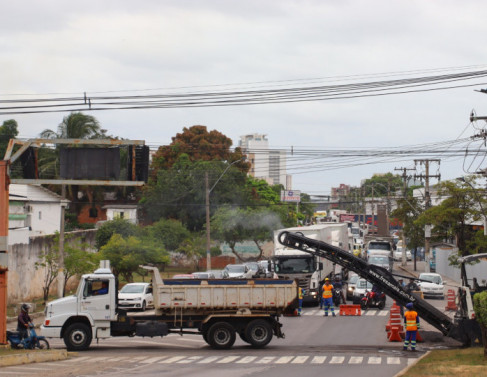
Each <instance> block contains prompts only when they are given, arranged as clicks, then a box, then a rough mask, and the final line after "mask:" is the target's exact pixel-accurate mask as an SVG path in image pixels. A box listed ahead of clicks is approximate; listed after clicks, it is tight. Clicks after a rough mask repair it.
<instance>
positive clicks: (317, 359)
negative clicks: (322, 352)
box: [311, 356, 326, 364]
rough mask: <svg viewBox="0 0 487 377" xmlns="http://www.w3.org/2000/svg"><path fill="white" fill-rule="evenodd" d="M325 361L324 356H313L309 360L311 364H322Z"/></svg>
mask: <svg viewBox="0 0 487 377" xmlns="http://www.w3.org/2000/svg"><path fill="white" fill-rule="evenodd" d="M325 360H326V356H315V357H313V359H312V360H311V364H323V363H324V362H325Z"/></svg>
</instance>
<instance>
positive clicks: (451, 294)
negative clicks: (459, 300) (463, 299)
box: [445, 289, 458, 311]
mask: <svg viewBox="0 0 487 377" xmlns="http://www.w3.org/2000/svg"><path fill="white" fill-rule="evenodd" d="M446 296H447V298H448V301H447V304H446V306H445V310H450V311H457V309H458V307H457V304H455V291H454V290H453V289H449V290H448V293H447V294H446Z"/></svg>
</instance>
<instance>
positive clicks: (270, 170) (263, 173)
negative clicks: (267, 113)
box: [239, 134, 292, 190]
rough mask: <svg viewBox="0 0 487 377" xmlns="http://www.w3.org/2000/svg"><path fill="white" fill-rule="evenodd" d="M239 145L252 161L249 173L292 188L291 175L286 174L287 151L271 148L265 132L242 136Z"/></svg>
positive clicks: (271, 182) (288, 188)
mask: <svg viewBox="0 0 487 377" xmlns="http://www.w3.org/2000/svg"><path fill="white" fill-rule="evenodd" d="M239 147H241V148H242V150H243V152H244V153H245V154H246V155H247V157H248V162H250V165H251V166H250V171H249V174H250V175H251V176H252V177H255V178H260V179H264V180H266V181H267V183H269V184H271V185H277V184H281V185H283V186H284V188H285V189H287V190H291V189H292V186H291V176H290V175H289V176H288V175H287V174H286V151H284V150H270V149H269V140H267V135H264V134H249V135H243V136H240V141H239Z"/></svg>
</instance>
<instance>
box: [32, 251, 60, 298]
mask: <svg viewBox="0 0 487 377" xmlns="http://www.w3.org/2000/svg"><path fill="white" fill-rule="evenodd" d="M58 261H59V247H55V246H47V247H46V248H44V249H43V250H42V251H41V253H40V255H39V261H37V262H36V263H35V269H36V270H39V269H41V268H42V269H44V279H43V282H42V284H43V285H42V293H43V300H44V304H45V303H46V302H47V300H48V299H49V290H50V288H51V285H52V283H53V282H54V280H56V278H57V275H58V269H59V263H58Z"/></svg>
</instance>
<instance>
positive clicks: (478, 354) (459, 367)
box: [402, 347, 487, 377]
mask: <svg viewBox="0 0 487 377" xmlns="http://www.w3.org/2000/svg"><path fill="white" fill-rule="evenodd" d="M443 376H444V377H446V376H455V377H484V376H487V361H486V360H485V359H484V349H483V348H482V347H475V348H465V349H453V350H435V351H432V352H431V353H430V354H429V355H428V356H426V357H424V358H423V359H421V360H420V361H419V362H418V363H417V364H416V365H414V366H413V367H411V368H410V369H409V370H408V371H407V373H405V374H403V375H402V377H443Z"/></svg>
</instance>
